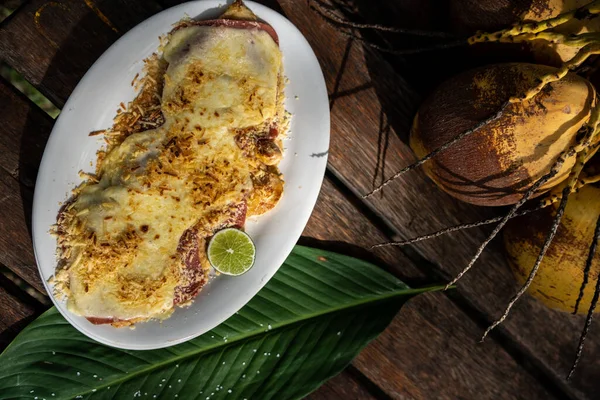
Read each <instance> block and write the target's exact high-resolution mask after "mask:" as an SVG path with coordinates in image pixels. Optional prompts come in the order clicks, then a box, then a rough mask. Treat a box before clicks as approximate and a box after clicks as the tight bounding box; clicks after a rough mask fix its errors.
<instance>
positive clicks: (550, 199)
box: [371, 175, 600, 249]
mask: <svg viewBox="0 0 600 400" xmlns="http://www.w3.org/2000/svg"><path fill="white" fill-rule="evenodd" d="M596 182H600V175H593V176H586V177H585V178H581V179H579V180H578V181H577V184H576V185H575V186H574V187H573V189H572V190H571V193H574V192H576V191H578V190H579V189H581V188H582V187H584V186H585V185H589V184H591V183H596ZM561 192H562V190H561ZM560 199H561V194H560V193H559V194H558V195H555V194H551V195H548V196H547V198H544V199H542V200H540V202H539V203H538V204H537V205H536V206H534V207H532V208H528V209H527V210H521V211H519V212H517V213H515V214H514V215H513V218H516V217H521V216H523V215H527V214H529V213H532V212H535V211H538V210H541V209H542V208H546V207H548V206H550V205H552V204H554V203H556V202H558V201H559V200H560ZM502 218H503V217H493V218H488V219H484V220H481V221H477V222H469V223H466V224H459V225H454V226H450V227H448V228H444V229H440V230H439V231H435V232H431V233H427V234H425V235H421V236H417V237H414V238H411V239H406V240H402V241H397V242H385V243H378V244H375V245H373V246H371V249H376V248H379V247H387V246H406V245H409V244H413V243H417V242H421V241H423V240H428V239H433V238H436V237H438V236H442V235H446V234H448V233H452V232H458V231H461V230H463V229H470V228H476V227H478V226H483V225H489V224H493V223H494V222H499V221H501V220H502Z"/></svg>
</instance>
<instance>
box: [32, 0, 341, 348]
mask: <svg viewBox="0 0 600 400" xmlns="http://www.w3.org/2000/svg"><path fill="white" fill-rule="evenodd" d="M196 3H207V5H206V8H205V9H204V10H203V11H202V12H206V11H208V10H211V9H212V8H214V7H222V6H224V5H226V4H228V3H230V0H228V1H227V2H223V1H219V0H197V1H190V2H186V3H182V4H179V5H176V6H173V7H170V8H166V9H164V10H162V11H160V12H158V13H156V14H154V15H152V16H151V17H149V18H147V19H145V20H143V21H141V22H140V23H138V24H137V25H135V26H134V27H132V28H131V29H130V30H129V31H127V32H126V33H125V34H123V36H121V37H120V38H118V39H117V40H116V41H115V42H114V43H112V44H111V45H110V46H109V47H108V48H107V49H106V50H105V51H104V52H103V53H102V54H101V55H100V57H98V59H96V61H94V63H93V64H92V65H91V66H90V67H89V68H88V70H87V71H86V73H85V74H84V75H83V76H82V78H81V79H80V81H79V82H78V83H77V85H76V86H75V88H74V89H73V91H72V92H71V94H70V95H69V98H68V99H67V101H66V102H65V104H64V106H63V108H62V110H68V109H69V108H70V107H72V106H73V105H75V104H77V103H75V104H73V103H74V102H75V99H76V98H77V97H78V96H77V95H78V94H79V91H81V90H83V87H84V86H86V85H87V84H89V83H88V82H87V81H88V80H90V77H91V76H93V75H95V73H94V71H95V70H96V69H97V68H99V67H100V64H102V63H103V62H104V59H105V58H109V57H110V55H111V54H110V53H111V50H112V51H115V50H114V49H115V48H116V47H118V46H119V45H120V43H121V42H125V41H127V40H128V38H129V37H130V36H132V33H133V32H136V31H137V30H143V29H144V28H143V27H144V25H146V24H149V23H150V22H151V21H153V20H158V19H161V18H165V16H166V15H167V14H170V13H174V12H180V14H181V15H182V17H181V18H183V17H184V16H185V15H187V13H186V10H187V9H188V8H189V7H191V6H192V4H196ZM244 3H245V4H247V5H248V7H249V8H251V9H252V10H253V11H254V12H255V13H256V14H257V15H258V16H259V18H261V19H262V17H261V14H265V13H267V14H271V15H272V16H275V17H276V18H280V19H281V20H282V21H284V22H285V23H287V24H288V25H289V27H290V28H292V29H293V30H294V31H295V32H294V37H295V38H296V39H299V40H303V41H304V42H305V43H306V45H307V47H308V48H309V49H310V53H311V54H310V56H312V57H313V58H314V59H315V60H316V62H317V65H319V72H320V76H319V77H318V78H319V80H320V81H322V87H323V88H324V89H325V93H324V94H325V96H326V98H327V97H328V94H327V86H326V82H325V79H324V76H323V70H322V68H321V67H320V63H319V60H318V58H317V57H316V54H315V53H314V50H312V47H311V46H310V43H309V42H308V40H307V39H306V38H305V37H304V35H303V34H302V33H301V32H300V30H299V29H298V28H297V27H296V26H295V25H294V24H293V23H292V22H291V21H290V20H288V19H287V18H286V17H285V16H284V15H282V14H280V13H279V12H277V11H275V10H273V9H271V8H269V7H266V6H264V5H262V4H259V3H256V2H254V1H250V0H247V1H244ZM165 33H167V32H156V33H155V35H156V37H158V36H160V35H163V34H165ZM154 51H155V50H154ZM283 55H284V57H285V53H284V54H283ZM140 61H141V60H140ZM136 94H137V91H136ZM286 100H289V96H288V95H286ZM115 106H116V105H115ZM324 111H325V110H324ZM63 116H64V117H63ZM324 117H326V118H325V120H324V122H325V125H326V129H324V132H323V134H325V133H326V138H325V141H326V143H327V152H326V154H325V155H324V156H322V157H321V160H322V161H324V162H322V167H319V175H318V176H317V179H315V185H314V187H315V188H316V194H315V195H314V196H312V199H311V201H310V204H309V205H308V208H309V211H310V213H309V216H308V218H307V219H306V221H304V222H303V224H302V225H303V227H306V225H307V223H308V221H309V219H310V215H311V214H312V212H313V210H314V207H315V204H316V202H317V199H318V197H319V193H320V192H321V189H322V186H323V181H324V178H325V171H326V166H327V159H328V152H329V146H330V137H331V116H330V110H329V108H327V109H326V112H325V114H324ZM61 118H62V119H61ZM64 118H68V117H67V116H66V114H65V113H63V112H61V113H60V114H59V116H58V117H57V118H56V120H55V122H54V125H53V127H52V130H51V132H50V135H49V137H48V140H47V142H46V145H45V147H44V152H43V155H42V159H41V161H40V165H39V170H38V175H37V178H36V183H35V187H34V196H33V204H32V212H31V217H32V219H31V224H32V225H31V235H32V244H33V250H34V256H35V260H36V266H37V270H38V273H39V276H40V278H41V280H42V283H43V285H44V288H45V289H46V291H47V293H48V296H49V297H50V299H51V301H52V303H53V305H54V306H55V307H56V308H57V310H58V311H59V312H60V313H61V315H62V316H63V317H64V318H65V319H66V320H67V321H68V322H69V324H70V325H71V326H73V327H74V328H75V329H77V330H78V331H80V332H81V333H82V334H84V335H85V336H87V337H89V338H91V339H93V340H95V341H97V342H99V343H102V344H104V345H107V346H110V347H116V348H122V349H128V350H151V349H160V348H165V347H170V346H173V345H176V344H179V343H184V342H187V341H189V340H191V339H193V338H196V337H198V336H200V335H202V334H203V333H205V332H207V331H210V329H208V330H205V331H204V332H200V333H196V334H192V335H188V336H185V337H181V338H179V339H177V340H170V341H169V340H164V343H162V344H159V345H135V344H134V345H123V343H120V342H114V341H112V340H109V339H106V338H104V337H102V336H101V335H97V334H95V333H93V332H90V331H89V330H87V329H85V328H84V327H83V326H82V325H81V324H80V323H79V322H78V321H75V319H74V318H73V317H74V315H71V313H70V312H69V311H68V310H66V306H63V305H61V304H59V303H60V302H61V301H59V300H58V299H56V298H55V295H54V292H53V290H52V289H53V288H52V287H51V285H50V283H49V282H48V279H47V278H45V277H44V275H45V274H44V272H43V271H42V263H40V259H41V257H42V256H41V255H40V254H39V253H40V250H39V246H41V245H40V244H39V243H37V242H38V239H36V237H37V236H38V235H39V233H40V230H43V232H44V235H49V234H50V233H49V232H48V230H49V229H50V228H51V227H50V226H43V224H41V221H40V219H41V215H40V216H39V217H38V215H39V214H43V213H44V212H45V211H44V210H42V208H43V206H44V205H43V200H42V193H40V190H38V188H39V187H40V184H39V183H40V181H41V180H42V179H43V178H44V176H45V173H44V172H43V171H44V170H49V168H48V165H46V164H48V163H49V162H50V160H51V159H52V158H53V157H56V155H54V154H50V153H49V152H48V148H49V146H50V145H51V144H52V143H54V141H57V140H59V138H58V133H55V132H58V131H60V130H62V129H64V128H63V127H62V124H61V122H62V121H63V119H64ZM63 123H64V122H63ZM50 176H53V175H50ZM317 183H318V184H317ZM284 196H285V194H284ZM298 236H299V237H300V236H301V233H300V234H299V235H298ZM299 237H298V238H299ZM296 243H297V239H295V241H294V244H293V245H292V246H291V248H290V251H289V252H288V253H287V255H286V257H287V256H289V253H291V251H292V250H293V248H294V246H295V245H296ZM52 263H53V264H54V270H55V268H56V260H53V261H52ZM281 265H282V263H280V264H279V265H278V266H277V267H276V268H273V269H272V270H271V271H269V273H268V274H267V275H268V276H265V277H263V279H261V282H260V283H259V284H258V285H257V289H256V291H255V293H254V294H253V295H252V296H251V297H250V298H249V299H248V300H247V301H245V302H244V303H243V304H242V305H241V306H240V307H239V308H238V310H239V309H241V308H242V307H244V306H245V304H247V302H248V301H250V299H252V298H253V297H254V296H255V295H256V294H257V293H258V292H259V291H260V290H261V289H262V288H263V287H264V285H265V284H266V283H267V282H268V281H269V280H270V279H271V278H272V276H273V275H274V274H275V273H276V272H277V271H278V270H279V268H280V267H281ZM53 275H54V274H52V275H50V276H53ZM265 278H266V279H265ZM63 307H64V308H65V310H63ZM232 314H233V313H232ZM232 314H230V315H227V316H226V317H225V318H221V322H220V323H222V322H223V321H224V320H226V319H227V318H229V317H230V316H231V315H232ZM220 323H219V324H220ZM216 326H218V325H215V326H213V328H211V329H214V327H216ZM114 329H124V328H114Z"/></svg>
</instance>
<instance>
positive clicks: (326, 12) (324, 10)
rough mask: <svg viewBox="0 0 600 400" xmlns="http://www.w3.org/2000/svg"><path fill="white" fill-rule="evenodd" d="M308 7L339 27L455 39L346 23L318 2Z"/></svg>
mask: <svg viewBox="0 0 600 400" xmlns="http://www.w3.org/2000/svg"><path fill="white" fill-rule="evenodd" d="M310 7H311V8H312V9H313V10H314V11H316V12H317V13H318V14H319V15H320V16H321V17H322V18H323V19H324V20H325V21H326V22H329V23H335V24H338V25H341V26H345V27H348V28H356V29H373V30H376V31H382V32H391V33H400V34H405V35H411V36H426V37H441V38H447V37H455V36H454V35H452V34H450V33H447V32H439V31H424V30H420V29H404V28H396V27H392V26H385V25H380V24H360V23H357V22H352V21H347V20H345V19H342V18H341V17H340V16H338V15H337V14H336V13H334V12H333V11H332V10H329V9H327V8H325V7H323V5H322V4H321V2H320V1H314V0H313V1H310Z"/></svg>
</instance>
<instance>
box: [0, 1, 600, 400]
mask: <svg viewBox="0 0 600 400" xmlns="http://www.w3.org/2000/svg"><path fill="white" fill-rule="evenodd" d="M262 2H263V3H265V4H267V5H268V6H269V7H271V8H274V9H276V10H278V11H279V12H281V13H282V14H284V15H285V16H286V17H287V18H289V19H290V20H291V21H292V22H293V23H294V24H295V25H296V26H297V27H298V28H299V29H300V30H301V31H302V33H303V34H304V35H305V36H306V38H307V39H308V41H309V42H310V44H311V45H312V47H313V49H314V51H315V53H316V54H317V56H318V58H319V61H320V63H321V67H322V69H323V73H324V74H325V78H326V81H327V85H328V90H329V95H330V99H331V100H330V101H331V119H332V130H331V148H330V151H329V165H328V169H327V173H326V177H325V181H324V184H323V188H322V190H321V194H320V197H319V201H318V203H317V206H316V208H315V211H314V213H313V215H312V218H311V219H310V222H309V223H308V226H307V227H306V230H305V231H304V236H303V238H302V240H301V243H303V244H308V245H313V246H319V247H323V248H327V249H330V250H334V251H339V252H343V253H347V254H351V255H355V256H359V257H365V258H367V259H370V260H373V261H375V262H376V263H378V264H379V265H381V266H382V267H383V268H385V269H387V270H388V271H391V272H392V273H394V274H395V275H397V276H398V277H399V278H401V279H403V280H405V281H406V282H407V283H409V284H412V285H418V284H419V283H422V282H433V281H437V282H440V281H446V280H447V279H448V278H449V277H452V276H454V275H455V274H456V273H457V272H458V271H459V270H460V269H462V268H463V267H464V265H465V264H466V263H467V261H468V259H469V258H470V256H471V255H472V253H473V252H474V251H475V249H476V246H477V245H478V244H479V243H481V242H482V240H483V239H484V237H485V235H486V233H487V232H488V230H486V229H471V230H469V231H463V232H458V233H455V234H453V235H451V236H447V237H442V238H438V239H435V240H431V241H426V242H422V243H421V244H419V245H417V246H412V247H406V248H382V249H378V250H376V251H372V252H370V251H367V250H366V249H368V248H369V246H370V245H371V244H374V243H377V242H381V241H386V240H390V239H392V238H408V237H412V236H415V235H418V234H421V233H426V232H429V231H433V230H437V229H439V228H442V227H445V226H448V225H451V224H456V223H461V222H469V221H475V220H478V219H480V218H482V217H483V216H487V215H490V213H493V212H494V211H493V210H489V209H483V208H477V207H473V206H469V205H467V204H463V203H460V202H458V201H456V200H454V199H453V198H451V197H449V196H447V195H445V194H444V193H442V192H441V191H440V190H438V189H437V188H436V187H435V186H434V185H433V184H432V183H431V182H430V181H428V180H427V179H426V178H425V176H424V175H423V173H422V171H415V172H412V173H410V174H408V175H405V176H403V177H402V178H401V179H398V180H397V181H396V182H394V183H393V184H391V185H390V186H388V187H387V188H386V189H385V190H384V191H383V193H382V194H381V195H377V196H374V197H372V198H370V199H368V200H363V199H362V198H361V195H362V194H364V193H367V192H368V191H370V190H371V189H372V188H373V187H374V185H376V184H377V183H378V182H381V181H382V179H384V177H388V176H390V175H391V174H392V173H393V172H394V171H396V170H398V169H399V168H401V167H402V166H405V165H407V164H408V163H410V162H411V161H412V160H413V159H414V156H413V154H412V153H411V151H410V149H409V147H408V146H407V144H406V136H407V133H408V129H409V126H410V123H411V120H412V117H413V115H414V113H415V110H416V108H417V107H418V104H419V102H420V99H421V98H422V97H423V96H424V95H426V94H427V92H428V91H429V90H430V89H431V88H432V87H433V86H434V85H435V84H437V83H439V82H440V81H441V80H442V79H444V78H445V77H447V76H448V75H449V74H451V73H453V72H455V71H457V70H460V69H462V68H464V67H465V65H471V64H473V65H474V64H478V63H479V64H480V63H484V62H488V61H490V60H493V56H490V57H482V58H477V59H475V58H473V57H472V56H471V55H470V54H469V52H468V50H467V51H465V50H456V52H455V53H452V52H450V51H445V52H435V53H428V54H426V55H419V56H412V57H404V58H401V57H392V56H386V55H384V54H383V53H381V52H378V51H376V50H374V49H372V48H371V47H369V46H366V45H364V44H362V42H361V41H359V40H356V39H349V38H348V37H347V36H344V35H342V34H341V33H340V29H339V28H336V27H332V26H331V25H330V24H328V23H326V22H324V21H323V20H322V19H321V18H319V17H318V16H317V14H316V13H315V12H314V11H313V10H312V9H311V8H310V7H309V4H308V3H307V1H306V0H280V1H278V2H276V1H275V0H264V1H262ZM175 3H176V1H171V0H156V1H145V0H105V1H100V0H96V1H93V0H57V1H52V2H44V1H42V0H30V1H25V2H24V4H23V5H22V6H21V7H20V8H19V9H18V10H17V11H16V12H15V13H13V14H12V15H11V16H10V17H9V18H8V19H7V20H5V21H4V22H3V23H2V24H1V25H0V60H2V61H3V62H5V63H6V64H8V65H10V66H12V67H13V68H15V69H16V70H17V71H19V72H20V73H21V74H22V75H23V76H24V77H25V78H26V79H27V80H28V81H29V82H31V83H32V84H33V85H34V86H35V87H37V88H38V89H39V90H40V91H41V92H42V93H43V94H44V95H46V96H47V97H48V98H49V99H51V100H52V102H54V104H56V105H57V106H58V107H62V106H63V105H64V103H65V101H66V99H67V97H68V96H69V94H70V93H71V91H72V90H73V88H74V87H75V85H76V84H77V82H78V81H79V79H80V78H81V77H82V76H83V74H84V73H85V72H86V71H87V69H88V68H89V67H90V66H91V64H92V63H93V62H94V61H95V60H96V58H98V56H100V55H101V54H102V52H103V51H104V50H105V49H106V48H108V47H109V46H110V45H111V43H113V42H114V41H115V40H116V39H117V38H118V37H119V36H120V35H122V34H123V33H125V32H126V31H127V30H128V29H130V28H131V27H133V26H135V25H136V24H137V23H139V22H140V21H142V20H144V19H145V18H147V17H149V16H151V15H153V14H155V13H157V12H159V11H160V10H161V9H164V8H166V7H169V6H171V5H173V4H175ZM328 4H331V5H333V8H334V9H335V10H336V12H341V13H343V15H345V16H346V17H347V18H352V19H354V20H356V21H371V22H380V23H387V24H395V25H396V26H403V27H409V28H424V29H440V27H443V24H444V23H445V22H444V18H445V16H444V14H445V13H444V9H443V7H442V2H441V1H433V0H431V1H424V0H388V1H386V2H381V1H379V2H375V1H370V2H369V1H366V0H354V1H352V2H350V1H347V2H346V1H341V0H335V1H333V2H332V3H328ZM356 34H357V35H361V33H360V32H356ZM362 34H363V35H364V36H363V37H365V38H368V39H369V40H373V41H376V42H377V43H384V44H385V43H391V44H395V45H407V44H409V45H410V44H411V42H409V41H406V42H404V43H401V42H400V39H398V38H394V37H392V36H390V35H387V36H381V35H377V34H374V33H373V32H369V31H365V32H362ZM457 54H458V55H459V56H460V57H459V58H457V57H458V56H457ZM453 60H454V61H453ZM456 60H459V61H456ZM53 122H54V121H53V120H52V119H51V118H50V117H48V116H47V115H46V114H45V113H44V112H43V111H41V110H40V109H39V108H37V106H35V105H34V104H33V103H31V102H30V101H29V100H28V99H27V98H26V97H24V96H23V95H21V94H20V93H19V92H17V91H16V90H15V89H14V88H13V87H12V86H11V84H9V83H8V82H6V81H3V80H0V194H1V197H0V221H1V222H0V249H1V250H2V251H1V252H0V272H2V273H1V274H0V304H1V307H0V332H1V333H0V349H2V348H4V347H5V346H6V345H7V344H8V343H9V342H10V340H11V339H12V338H13V337H14V336H15V335H16V334H17V333H18V332H19V331H20V330H21V329H22V328H23V327H24V326H25V325H26V324H27V323H28V322H30V321H31V320H32V319H33V318H35V317H36V316H37V315H39V314H40V313H41V312H42V311H43V310H44V309H46V308H47V307H49V301H48V298H47V297H46V296H47V295H46V293H45V292H44V288H43V285H42V283H41V281H40V278H39V276H38V273H37V268H36V265H35V260H34V257H33V250H32V246H31V240H30V227H31V221H30V215H31V199H32V194H33V188H34V182H35V177H36V173H37V169H38V165H39V161H40V158H41V155H42V152H43V149H44V145H45V142H46V139H47V138H48V134H49V132H50V130H51V128H52V125H53ZM73 134H86V133H85V132H73ZM516 288H517V286H516V284H515V282H514V281H513V279H512V277H511V275H510V271H509V269H508V267H507V265H506V262H505V259H504V257H503V255H502V253H501V248H500V244H499V243H497V242H494V243H492V245H491V247H490V248H489V249H488V250H487V251H486V252H485V253H484V254H483V256H482V258H481V260H480V261H479V262H478V264H477V266H476V268H475V269H474V270H473V271H472V272H470V273H469V274H467V275H466V276H465V277H464V278H463V279H462V281H460V284H459V287H458V290H456V291H448V292H438V293H431V294H426V295H422V296H419V297H417V298H414V299H412V300H411V301H409V302H408V304H407V305H406V306H405V307H404V308H403V309H402V311H401V312H400V313H399V314H398V315H397V317H396V319H395V320H394V321H393V323H392V324H391V325H390V326H389V328H388V329H387V330H386V331H385V332H384V333H383V334H382V335H381V336H380V337H379V338H378V339H376V340H375V341H374V342H372V343H371V344H370V345H369V346H368V347H367V348H366V349H365V350H364V351H363V352H362V353H361V354H360V355H359V356H358V357H357V358H356V359H355V360H354V361H353V363H352V364H351V365H350V366H349V367H348V368H347V369H346V370H345V371H344V372H343V373H341V374H340V375H338V376H337V377H335V378H333V379H332V380H330V381H329V382H327V383H326V384H325V385H324V386H323V387H321V388H320V389H319V390H318V391H316V392H315V393H314V394H312V395H311V396H310V397H311V398H314V399H338V398H339V399H342V398H343V399H392V398H393V399H412V398H417V399H492V398H493V399H554V398H573V399H598V398H600V380H598V379H597V378H598V376H599V374H600V331H599V330H596V331H594V332H593V334H592V335H591V336H590V338H589V340H588V343H587V349H586V353H585V356H584V358H583V360H582V362H581V364H580V367H579V370H578V371H577V373H576V375H575V377H574V379H573V381H572V382H569V383H568V382H566V380H565V376H566V374H567V372H568V369H569V366H570V363H571V362H572V357H573V353H574V350H575V347H576V343H577V339H578V336H579V332H580V329H581V327H582V325H583V320H582V318H581V317H574V316H571V315H568V314H564V313H560V312H556V311H551V310H549V309H547V308H545V307H544V306H542V305H541V304H540V303H539V302H537V301H536V300H534V299H532V298H530V297H527V296H526V297H524V298H523V299H522V300H521V301H520V302H519V304H518V306H517V307H515V309H514V311H513V313H512V315H511V316H510V318H509V319H508V320H507V321H506V322H505V323H504V325H502V326H501V327H500V328H499V329H497V330H496V331H495V332H494V333H493V334H492V335H491V337H489V339H488V340H486V342H485V343H483V344H480V343H478V339H479V337H480V336H481V333H482V331H483V329H484V328H485V327H486V326H487V325H488V324H489V323H490V322H491V321H493V320H494V319H495V318H496V317H498V316H499V314H500V313H501V311H502V310H503V308H504V306H505V305H506V303H507V301H508V299H509V298H510V297H511V296H512V295H513V293H514V292H515V291H516Z"/></svg>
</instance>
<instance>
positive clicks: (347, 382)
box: [306, 370, 379, 400]
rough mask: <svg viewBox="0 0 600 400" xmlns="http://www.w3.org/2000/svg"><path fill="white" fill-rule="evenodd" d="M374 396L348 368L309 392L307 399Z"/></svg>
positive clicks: (372, 399)
mask: <svg viewBox="0 0 600 400" xmlns="http://www.w3.org/2000/svg"><path fill="white" fill-rule="evenodd" d="M378 398H379V397H375V396H374V395H373V394H371V393H369V391H368V390H367V389H366V388H365V386H364V385H362V383H361V382H359V381H358V380H357V379H356V378H355V377H354V376H353V375H352V374H351V373H350V372H348V370H345V371H342V372H341V373H340V374H338V375H337V376H334V377H333V378H331V379H330V380H328V381H327V382H325V383H324V384H323V385H322V386H321V387H319V388H318V389H317V390H316V391H314V392H313V393H311V394H309V395H308V396H307V397H306V399H307V400H332V399H347V400H375V399H378Z"/></svg>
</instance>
